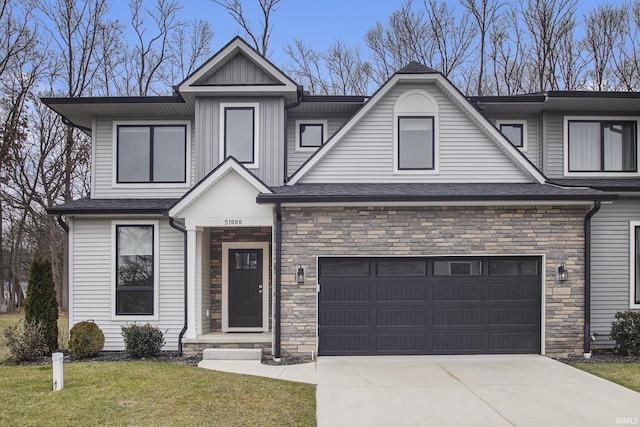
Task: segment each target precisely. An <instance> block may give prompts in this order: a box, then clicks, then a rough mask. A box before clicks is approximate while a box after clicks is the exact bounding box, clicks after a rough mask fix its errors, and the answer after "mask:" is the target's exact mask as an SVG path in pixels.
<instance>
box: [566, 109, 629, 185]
mask: <svg viewBox="0 0 640 427" xmlns="http://www.w3.org/2000/svg"><path fill="white" fill-rule="evenodd" d="M572 121H584V122H602V121H612V122H616V121H625V122H636V170H635V171H630V172H623V171H610V172H607V171H594V172H583V171H579V172H571V171H570V170H569V122H572ZM639 130H640V117H638V116H564V127H563V157H564V159H563V167H564V176H567V177H601V178H604V177H606V178H620V177H633V176H640V153H639V151H640V150H639V149H640V141H638V139H639V138H638V131H639Z"/></svg>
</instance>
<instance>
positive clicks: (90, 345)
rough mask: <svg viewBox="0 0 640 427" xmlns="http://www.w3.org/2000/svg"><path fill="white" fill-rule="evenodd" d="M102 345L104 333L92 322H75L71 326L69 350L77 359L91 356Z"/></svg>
mask: <svg viewBox="0 0 640 427" xmlns="http://www.w3.org/2000/svg"><path fill="white" fill-rule="evenodd" d="M102 347H104V334H103V333H102V331H101V330H100V328H99V327H98V325H96V324H95V323H93V322H80V323H76V324H75V325H74V326H73V328H71V338H70V339H69V351H70V352H71V354H72V355H74V356H75V357H77V358H78V359H85V358H87V357H93V356H95V355H96V354H98V353H99V352H100V350H102Z"/></svg>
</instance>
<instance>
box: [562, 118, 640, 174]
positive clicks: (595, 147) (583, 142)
mask: <svg viewBox="0 0 640 427" xmlns="http://www.w3.org/2000/svg"><path fill="white" fill-rule="evenodd" d="M636 124H637V122H636V121H624V120H569V122H568V141H569V146H568V156H569V162H568V163H569V172H636V171H637V129H636V128H637V125H636Z"/></svg>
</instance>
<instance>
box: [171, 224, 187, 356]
mask: <svg viewBox="0 0 640 427" xmlns="http://www.w3.org/2000/svg"><path fill="white" fill-rule="evenodd" d="M169 225H170V226H171V227H173V228H175V229H176V230H178V231H179V232H181V233H182V234H184V326H183V327H182V330H181V331H180V334H179V335H178V356H182V338H183V337H184V334H185V333H186V332H187V315H188V310H187V230H186V229H184V227H181V226H179V225H178V224H176V223H175V221H174V219H173V218H169Z"/></svg>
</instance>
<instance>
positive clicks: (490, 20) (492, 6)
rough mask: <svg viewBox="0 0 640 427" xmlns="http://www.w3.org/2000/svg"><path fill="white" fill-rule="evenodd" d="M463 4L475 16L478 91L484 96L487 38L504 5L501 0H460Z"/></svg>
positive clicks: (478, 93)
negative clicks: (477, 43) (477, 42)
mask: <svg viewBox="0 0 640 427" xmlns="http://www.w3.org/2000/svg"><path fill="white" fill-rule="evenodd" d="M460 3H461V4H462V6H463V7H464V8H465V9H466V10H467V11H468V12H469V13H470V14H471V16H473V18H474V20H475V24H476V27H477V31H478V34H479V36H480V40H479V51H478V63H477V64H478V69H477V74H478V83H477V90H476V93H477V95H478V96H482V95H483V93H484V92H485V89H484V84H485V81H484V74H485V59H486V49H487V38H488V37H489V31H490V30H491V28H492V27H493V25H495V24H496V20H497V19H499V17H500V15H499V11H500V8H501V7H502V6H503V5H504V3H502V1H501V0H460Z"/></svg>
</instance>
